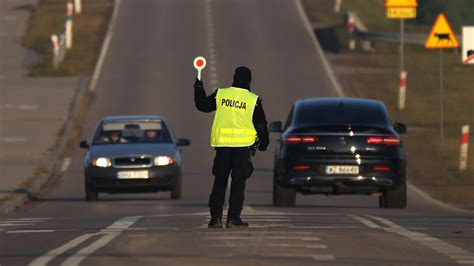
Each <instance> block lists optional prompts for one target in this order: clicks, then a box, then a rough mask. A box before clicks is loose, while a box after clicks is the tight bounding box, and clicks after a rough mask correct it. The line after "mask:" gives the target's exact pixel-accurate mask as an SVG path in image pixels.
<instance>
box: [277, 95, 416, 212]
mask: <svg viewBox="0 0 474 266" xmlns="http://www.w3.org/2000/svg"><path fill="white" fill-rule="evenodd" d="M270 131H271V132H280V133H281V135H280V137H279V139H278V141H277V142H278V143H277V147H276V151H275V164H274V180H273V204H274V205H275V206H280V207H291V206H294V205H295V201H296V192H301V193H302V194H326V195H338V194H366V195H371V194H374V193H379V194H381V196H380V198H379V206H380V207H381V208H405V207H406V204H407V203H406V202H407V195H406V177H405V168H406V162H405V151H404V149H403V145H402V141H401V139H400V136H399V134H401V133H406V131H407V129H406V126H405V125H404V124H401V123H395V124H393V125H392V124H391V122H390V119H389V116H388V112H387V109H386V107H385V105H384V104H383V103H382V102H380V101H375V100H368V99H354V98H315V99H303V100H299V101H297V102H296V103H295V104H294V106H293V108H292V109H291V111H290V114H289V116H288V119H287V121H286V124H285V125H284V127H283V128H282V123H281V122H273V123H271V124H270Z"/></svg>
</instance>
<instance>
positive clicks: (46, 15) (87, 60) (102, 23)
mask: <svg viewBox="0 0 474 266" xmlns="http://www.w3.org/2000/svg"><path fill="white" fill-rule="evenodd" d="M112 7H113V0H94V1H83V5H82V13H81V14H78V15H76V14H74V16H73V25H74V27H73V32H74V35H73V37H74V38H73V47H72V49H70V50H68V51H67V54H66V57H65V60H64V62H63V63H62V64H61V65H60V66H59V68H58V69H57V70H55V69H54V68H53V65H52V56H53V55H52V45H51V41H50V38H51V35H52V34H58V35H59V34H61V33H62V32H63V30H64V24H65V22H66V1H64V0H43V1H40V2H39V4H38V6H36V7H32V8H31V10H32V16H31V19H30V22H29V24H28V28H27V30H26V33H25V36H24V38H23V44H24V46H26V47H27V48H29V49H31V50H33V51H35V52H36V53H38V54H39V55H40V56H41V60H40V62H39V63H38V64H36V65H35V66H33V67H32V69H31V71H30V74H31V75H32V76H88V75H91V73H92V71H93V69H94V66H95V63H96V61H97V57H98V55H99V51H100V48H101V45H102V40H103V37H104V35H105V32H106V30H107V22H108V20H109V17H110V15H111V11H112Z"/></svg>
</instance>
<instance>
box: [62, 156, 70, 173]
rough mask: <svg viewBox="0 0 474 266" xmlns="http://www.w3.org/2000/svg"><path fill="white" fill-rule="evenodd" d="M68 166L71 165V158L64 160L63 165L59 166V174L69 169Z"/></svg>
mask: <svg viewBox="0 0 474 266" xmlns="http://www.w3.org/2000/svg"><path fill="white" fill-rule="evenodd" d="M70 164H71V157H66V158H64V161H63V164H62V166H61V172H66V171H67V170H68V169H69V165H70Z"/></svg>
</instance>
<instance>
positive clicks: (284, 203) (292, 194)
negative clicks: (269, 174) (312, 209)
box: [273, 174, 296, 207]
mask: <svg viewBox="0 0 474 266" xmlns="http://www.w3.org/2000/svg"><path fill="white" fill-rule="evenodd" d="M277 179H278V178H277V175H276V174H275V175H274V177H273V206H275V207H294V206H295V203H296V190H295V189H294V188H285V187H281V186H280V185H279V184H278V180H277Z"/></svg>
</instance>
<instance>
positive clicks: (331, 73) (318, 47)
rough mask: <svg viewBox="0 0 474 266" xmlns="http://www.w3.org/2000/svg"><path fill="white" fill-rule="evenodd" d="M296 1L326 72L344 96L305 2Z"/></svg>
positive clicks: (339, 94) (340, 94)
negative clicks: (312, 23) (310, 20)
mask: <svg viewBox="0 0 474 266" xmlns="http://www.w3.org/2000/svg"><path fill="white" fill-rule="evenodd" d="M294 3H295V6H296V10H297V11H298V15H299V17H300V19H301V21H302V22H303V25H304V27H305V28H306V31H307V32H308V35H309V37H310V38H311V40H312V41H313V44H314V47H315V48H316V51H317V52H318V54H319V58H320V59H321V62H322V63H323V67H324V69H325V70H326V73H327V74H328V77H329V79H330V80H331V83H332V85H333V87H334V90H335V91H336V93H337V95H338V96H340V97H343V96H344V91H343V89H342V87H341V84H339V81H338V80H337V78H336V75H335V74H334V70H333V69H332V67H331V65H330V64H329V62H328V60H327V58H326V55H325V54H324V52H323V50H322V49H321V45H320V44H319V42H318V40H317V39H316V36H315V34H314V31H313V28H312V27H311V23H309V20H308V17H307V16H306V13H305V11H304V9H303V4H302V3H301V0H294Z"/></svg>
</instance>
